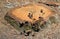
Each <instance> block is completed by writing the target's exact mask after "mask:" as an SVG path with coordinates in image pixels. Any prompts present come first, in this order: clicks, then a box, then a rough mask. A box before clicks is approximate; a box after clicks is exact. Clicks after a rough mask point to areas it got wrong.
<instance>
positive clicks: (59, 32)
mask: <svg viewBox="0 0 60 39" xmlns="http://www.w3.org/2000/svg"><path fill="white" fill-rule="evenodd" d="M39 1H41V2H44V3H46V2H48V1H47V0H24V1H23V0H0V39H60V5H59V6H58V7H53V6H52V7H53V10H55V11H56V12H57V13H56V21H57V23H55V24H54V23H53V24H51V23H50V22H49V24H48V26H47V27H46V28H45V29H43V30H41V31H40V32H39V33H36V36H34V37H32V36H27V37H26V36H24V35H20V32H19V31H17V30H16V29H15V28H13V27H12V26H11V25H10V24H9V23H7V22H6V21H5V20H4V16H5V14H6V13H7V12H8V11H9V10H10V9H11V8H14V7H16V6H23V5H25V4H29V3H33V2H36V3H37V2H39ZM51 1H54V2H59V3H60V0H57V1H56V0H51Z"/></svg>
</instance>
